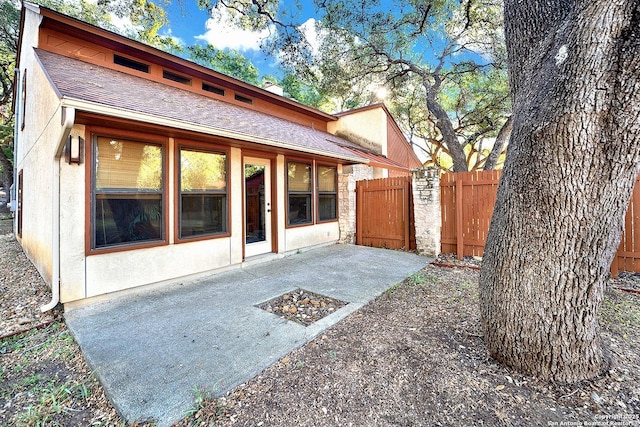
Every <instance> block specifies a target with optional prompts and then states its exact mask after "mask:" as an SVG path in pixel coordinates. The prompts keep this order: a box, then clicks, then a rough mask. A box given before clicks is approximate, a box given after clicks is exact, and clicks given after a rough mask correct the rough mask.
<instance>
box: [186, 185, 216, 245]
mask: <svg viewBox="0 0 640 427" xmlns="http://www.w3.org/2000/svg"><path fill="white" fill-rule="evenodd" d="M226 232H227V196H226V195H222V194H214V195H210V194H183V195H182V207H181V217H180V237H189V236H197V235H200V234H214V233H226Z"/></svg>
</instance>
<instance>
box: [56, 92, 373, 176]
mask: <svg viewBox="0 0 640 427" xmlns="http://www.w3.org/2000/svg"><path fill="white" fill-rule="evenodd" d="M62 103H63V105H64V106H67V107H70V108H74V109H77V110H82V111H87V112H91V113H96V114H102V115H106V116H112V117H118V118H125V119H130V120H135V121H140V122H145V123H153V124H156V125H160V126H166V127H172V128H177V129H183V130H188V131H193V132H198V133H203V134H207V135H214V136H220V137H224V138H230V139H237V140H241V141H247V142H255V143H257V144H262V145H267V146H269V147H277V148H284V149H288V150H295V151H300V152H303V153H308V154H316V155H320V156H325V157H333V158H336V159H341V160H347V161H349V162H354V163H364V164H368V163H369V159H366V158H364V157H358V156H355V155H348V154H338V153H332V152H331V151H325V150H318V149H315V148H309V147H301V146H298V145H294V144H289V143H286V142H283V141H277V140H273V139H269V138H262V137H259V136H255V135H250V134H247V133H243V132H236V131H232V130H228V129H222V128H217V127H212V126H204V125H199V124H196V123H192V122H187V121H183V120H176V119H168V118H166V117H160V116H156V115H153V114H146V113H139V112H137V111H131V110H128V109H124V108H118V107H111V106H108V105H104V104H99V103H97V102H91V101H85V100H81V99H76V98H66V97H65V98H63V100H62ZM332 136H333V135H332Z"/></svg>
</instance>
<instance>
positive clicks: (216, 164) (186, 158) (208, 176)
mask: <svg viewBox="0 0 640 427" xmlns="http://www.w3.org/2000/svg"><path fill="white" fill-rule="evenodd" d="M226 188H227V156H225V155H224V154H220V153H206V152H202V151H191V150H180V191H211V190H226Z"/></svg>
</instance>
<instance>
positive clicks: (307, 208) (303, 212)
mask: <svg viewBox="0 0 640 427" xmlns="http://www.w3.org/2000/svg"><path fill="white" fill-rule="evenodd" d="M309 222H311V195H308V194H300V195H298V194H289V224H291V225H293V224H307V223H309Z"/></svg>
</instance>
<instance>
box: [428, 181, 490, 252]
mask: <svg viewBox="0 0 640 427" xmlns="http://www.w3.org/2000/svg"><path fill="white" fill-rule="evenodd" d="M499 180H500V171H474V172H458V173H445V174H443V175H442V176H441V178H440V209H441V215H442V235H441V238H440V239H441V245H442V252H443V253H453V254H457V255H458V258H460V259H462V257H463V256H482V254H483V252H484V243H485V241H486V239H487V233H488V232H489V224H490V222H491V215H492V214H493V205H495V203H496V194H497V192H498V181H499Z"/></svg>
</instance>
